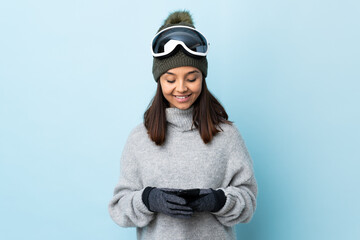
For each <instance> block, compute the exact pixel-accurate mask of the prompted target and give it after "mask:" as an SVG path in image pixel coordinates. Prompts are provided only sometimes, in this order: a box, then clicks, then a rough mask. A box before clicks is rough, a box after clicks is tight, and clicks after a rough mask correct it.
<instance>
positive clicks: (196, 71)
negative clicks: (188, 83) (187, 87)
mask: <svg viewBox="0 0 360 240" xmlns="http://www.w3.org/2000/svg"><path fill="white" fill-rule="evenodd" d="M166 73H167V74H170V75H176V74H175V73H172V72H166ZM192 73H199V71H198V70H194V71H191V72H188V73H186V74H185V76H186V75H189V74H192Z"/></svg>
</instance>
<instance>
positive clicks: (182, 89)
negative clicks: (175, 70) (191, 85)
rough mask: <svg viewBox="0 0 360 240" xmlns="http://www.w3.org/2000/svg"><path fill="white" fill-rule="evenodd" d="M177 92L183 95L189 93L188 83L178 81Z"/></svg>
mask: <svg viewBox="0 0 360 240" xmlns="http://www.w3.org/2000/svg"><path fill="white" fill-rule="evenodd" d="M176 90H177V91H178V92H181V93H183V92H186V91H187V86H186V82H185V81H184V80H180V81H178V84H177V86H176Z"/></svg>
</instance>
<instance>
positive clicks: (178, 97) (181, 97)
mask: <svg viewBox="0 0 360 240" xmlns="http://www.w3.org/2000/svg"><path fill="white" fill-rule="evenodd" d="M190 95H191V94H189V95H174V97H175V98H176V100H177V101H178V102H180V103H182V102H186V101H187V100H189V98H190Z"/></svg>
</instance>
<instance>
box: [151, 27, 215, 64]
mask: <svg viewBox="0 0 360 240" xmlns="http://www.w3.org/2000/svg"><path fill="white" fill-rule="evenodd" d="M171 40H173V41H171ZM174 42H179V43H180V42H182V43H183V44H184V45H185V46H186V47H184V46H183V47H184V48H185V50H187V51H188V52H189V53H191V54H193V55H197V56H206V53H207V51H208V43H207V40H206V38H205V37H204V36H203V35H202V34H201V33H200V32H198V31H196V30H195V29H193V28H187V27H174V28H169V29H165V30H164V31H163V32H160V33H158V35H156V36H155V37H154V39H153V41H152V53H153V55H154V57H157V56H166V55H168V54H170V53H171V51H172V50H174V47H173V46H170V47H169V46H167V44H171V45H174ZM175 45H178V44H175ZM181 45H182V44H181ZM186 48H188V49H186ZM189 50H190V51H189Z"/></svg>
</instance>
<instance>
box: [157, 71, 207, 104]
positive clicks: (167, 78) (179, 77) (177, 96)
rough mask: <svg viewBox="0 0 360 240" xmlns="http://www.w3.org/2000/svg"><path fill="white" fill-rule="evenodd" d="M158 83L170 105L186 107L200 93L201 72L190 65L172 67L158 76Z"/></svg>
mask: <svg viewBox="0 0 360 240" xmlns="http://www.w3.org/2000/svg"><path fill="white" fill-rule="evenodd" d="M160 85H161V89H162V93H163V95H164V97H165V99H166V100H167V101H168V102H169V105H170V107H176V108H179V109H188V108H189V107H191V105H192V104H193V103H194V102H195V101H196V99H197V98H198V97H199V95H200V93H201V86H202V73H201V71H200V70H199V69H197V68H195V67H190V66H184V67H177V68H172V69H170V70H168V71H167V72H166V73H164V74H163V75H161V76H160Z"/></svg>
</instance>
